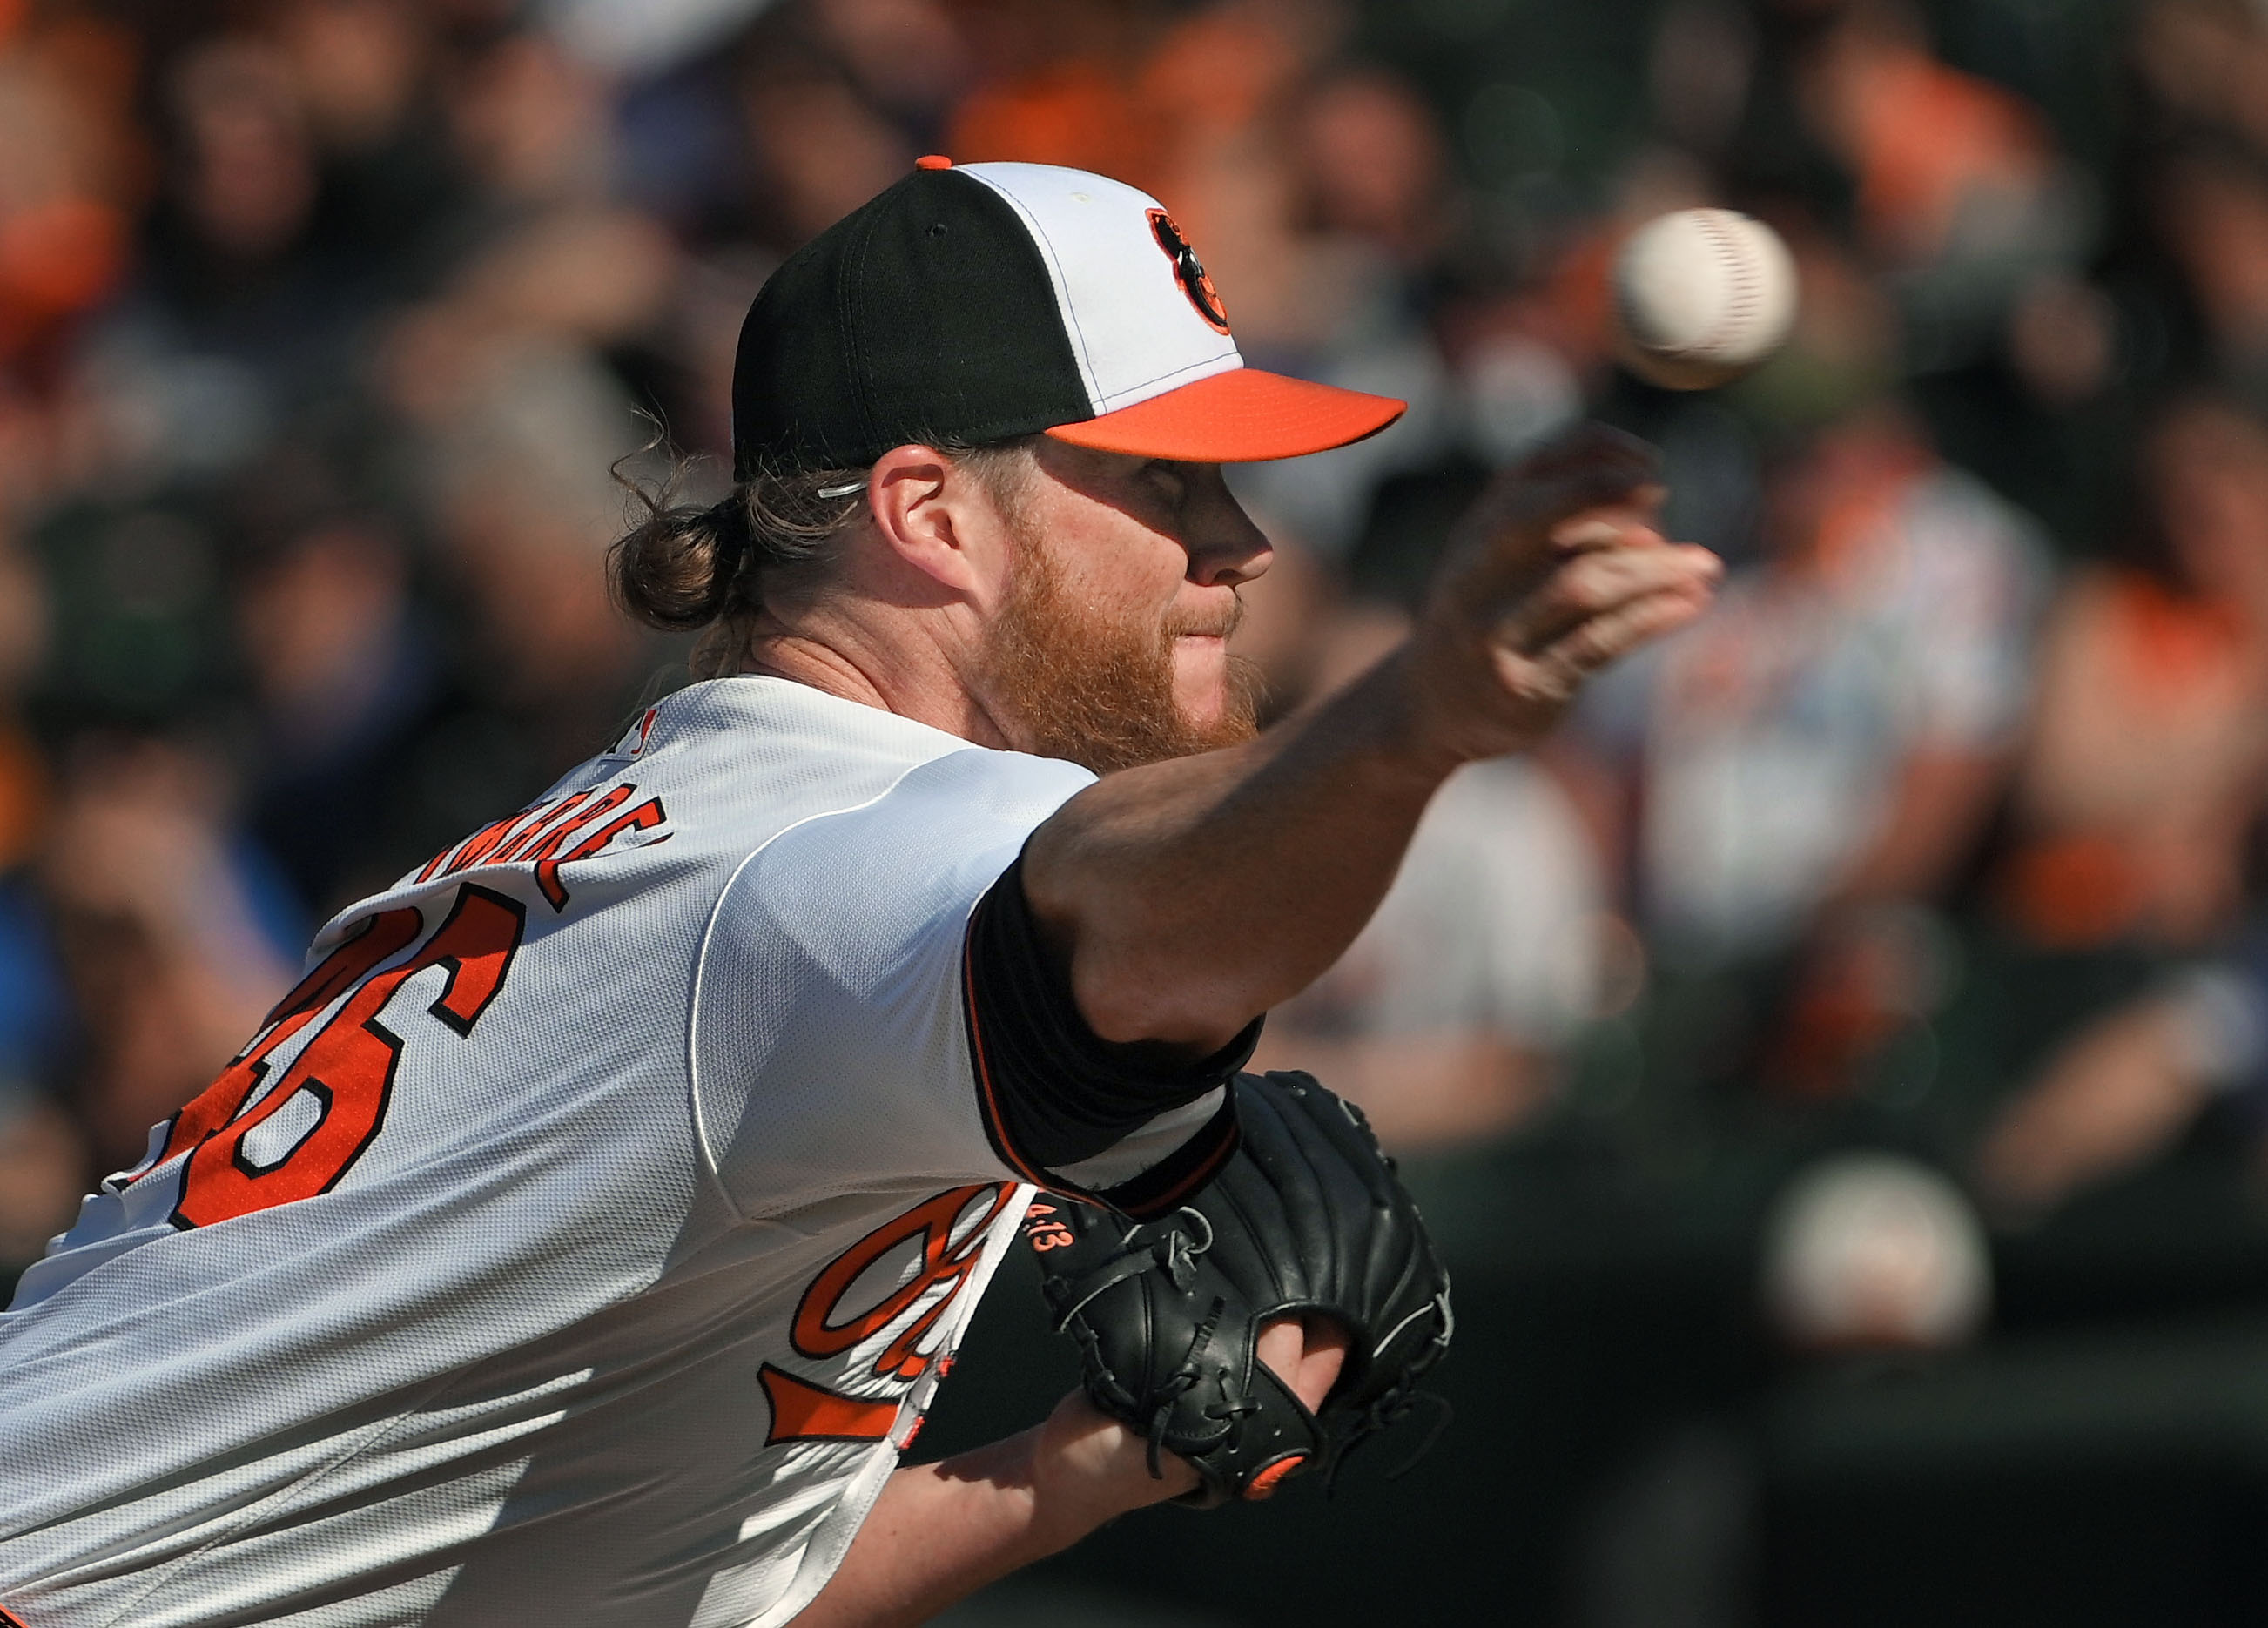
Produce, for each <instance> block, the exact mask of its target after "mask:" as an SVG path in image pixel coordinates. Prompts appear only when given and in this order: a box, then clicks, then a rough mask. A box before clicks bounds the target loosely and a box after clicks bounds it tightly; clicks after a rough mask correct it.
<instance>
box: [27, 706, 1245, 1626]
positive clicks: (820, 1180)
mask: <svg viewBox="0 0 2268 1628" xmlns="http://www.w3.org/2000/svg"><path fill="white" fill-rule="evenodd" d="M1092 778H1093V777H1092V776H1090V775H1089V774H1088V773H1087V772H1086V770H1082V769H1079V768H1077V767H1075V766H1073V765H1071V764H1069V763H1064V762H1052V761H1049V760H1045V759H1040V758H1034V757H1028V756H1023V755H1017V754H1013V753H1006V752H996V751H990V750H985V749H983V748H976V747H973V746H971V745H970V744H969V743H968V742H967V741H965V740H959V739H957V738H955V737H954V736H951V735H947V734H944V733H939V732H938V731H936V730H933V729H930V728H928V727H926V726H923V725H920V724H917V723H914V722H911V721H909V720H908V719H905V718H899V717H896V716H894V715H892V714H890V713H887V712H883V711H876V710H874V709H872V708H868V707H864V706H860V705H857V704H852V703H850V702H847V701H842V700H838V699H835V698H832V697H829V696H825V695H822V694H821V693H819V692H818V691H815V690H813V689H806V688H804V687H802V686H799V685H796V684H792V683H789V682H785V681H780V680H777V679H770V678H759V677H741V678H732V679H722V680H718V681H712V682H710V683H706V684H700V685H696V686H695V687H693V688H691V689H687V690H684V691H682V692H681V693H679V694H678V695H676V696H672V697H671V698H669V699H668V700H666V701H665V702H664V703H662V704H660V705H659V707H656V708H654V709H652V710H651V711H648V712H647V714H646V715H645V717H644V719H643V720H642V721H641V724H640V725H639V726H638V727H637V728H636V729H634V730H633V731H632V732H631V733H630V736H629V737H628V738H627V739H626V740H624V741H623V742H622V745H621V746H619V747H617V748H615V750H614V751H613V752H611V753H608V755H604V756H601V757H598V758H595V759H593V760H592V761H591V762H589V763H587V764H585V765H584V766H583V767H582V768H581V769H579V770H576V771H575V772H574V773H573V774H571V775H570V776H569V777H567V778H566V779H565V780H563V782H561V784H560V785H558V786H557V787H556V788H554V790H553V791H552V792H550V793H549V794H548V795H547V796H546V797H545V798H544V799H542V800H541V801H540V802H538V803H537V804H535V805H534V806H533V807H531V808H529V809H527V810H526V811H523V813H522V814H519V815H517V816H515V817H513V818H512V819H510V820H506V821H499V822H498V823H497V824H496V825H494V826H491V827H490V828H488V829H484V830H482V831H481V832H478V833H476V834H475V835H474V836H471V837H469V838H468V839H467V840H466V841H465V842H463V843H460V844H459V845H458V846H457V847H455V848H453V849H452V850H450V851H447V852H446V853H444V854H442V855H439V856H437V857H436V858H435V859H434V860H433V861H432V862H431V863H430V864H428V865H427V866H424V867H423V869H421V870H420V871H418V872H416V873H415V874H413V875H410V876H409V877H405V878H404V879H403V880H401V882H400V883H398V884H396V885H395V887H394V888H392V889H391V890H390V891H388V892H387V893H386V894H383V895H379V897H376V898H373V899H370V900H367V901H365V902H363V903H361V904H359V905H357V906H355V907H354V908H353V909H351V910H348V911H346V912H344V913H343V914H342V915H341V916H340V917H338V918H337V919H336V920H335V921H333V922H332V923H331V924H329V925H328V927H327V928H326V929H325V930H324V932H323V933H322V935H321V936H320V938H319V939H317V941H316V944H315V947H314V950H313V954H312V957H311V965H310V970H309V972H308V974H307V976H306V979H305V980H304V981H303V983H301V984H300V986H299V987H298V989H297V990H295V991H293V992H292V993H291V995H290V996H287V997H286V998H285V999H284V1001H283V1003H282V1004H281V1005H280V1006H278V1007H277V1009H276V1013H273V1014H271V1018H270V1020H269V1025H268V1027H267V1028H265V1029H263V1030H262V1031H261V1034H260V1035H258V1036H257V1037H255V1039H254V1042H253V1043H252V1045H251V1046H250V1047H249V1048H248V1049H247V1050H246V1051H245V1052H244V1054H243V1055H242V1056H241V1057H239V1058H238V1059H237V1060H236V1062H235V1063H234V1064H232V1065H231V1066H230V1067H229V1069H228V1070H226V1071H225V1072H224V1073H223V1074H222V1076H221V1077H220V1079H218V1080H217V1081H216V1082H215V1084H214V1085H213V1087H211V1089H210V1090H209V1091H208V1092H206V1093H205V1094H204V1095H203V1096H201V1097H200V1098H198V1099H197V1101H195V1102H193V1103H191V1104H190V1105H189V1106H188V1107H187V1108H185V1109H183V1110H182V1111H181V1112H180V1114H179V1115H177V1116H175V1117H174V1118H173V1120H172V1121H170V1122H169V1123H167V1124H166V1125H163V1126H160V1127H158V1130H157V1131H155V1132H154V1133H153V1136H152V1144H151V1154H150V1157H149V1159H148V1160H147V1161H146V1162H145V1163H144V1166H142V1167H141V1168H139V1169H138V1170H136V1171H132V1172H127V1173H123V1174H122V1175H118V1176H114V1177H112V1178H110V1179H109V1180H108V1181H107V1182H105V1183H104V1187H103V1190H101V1191H100V1192H99V1193H98V1194H96V1195H95V1196H94V1197H92V1198H90V1199H88V1200H87V1202H86V1204H85V1209H84V1212H83V1213H82V1214H81V1217H80V1219H79V1221H78V1224H77V1226H76V1227H74V1228H73V1229H72V1230H71V1231H70V1233H68V1234H65V1235H64V1236H63V1237H62V1238H59V1239H57V1240H56V1241H55V1244H54V1246H53V1247H52V1248H51V1249H50V1252H49V1253H48V1256H47V1258H46V1259H44V1260H42V1261H40V1263H37V1264H36V1265H34V1266H33V1268H32V1269H31V1270H30V1271H29V1272H27V1273H26V1276H25V1278H24V1279H23V1282H22V1284H21V1285H20V1287H19V1289H18V1294H17V1299H16V1301H15V1304H14V1306H13V1307H12V1308H11V1309H10V1310H9V1311H8V1312H7V1313H5V1314H4V1315H0V1608H5V1610H7V1611H12V1612H13V1613H14V1614H15V1615H16V1616H17V1617H20V1618H21V1619H22V1621H23V1622H24V1623H25V1624H27V1625H28V1628H109V1625H110V1624H134V1625H135V1628H172V1625H175V1624H178V1625H179V1628H192V1625H194V1628H218V1625H219V1624H241V1623H284V1622H288V1623H291V1624H311V1625H312V1624H320V1625H321V1628H346V1625H348V1624H355V1625H357V1628H360V1625H363V1624H372V1625H374V1624H460V1625H463V1628H473V1625H475V1624H477V1625H479V1628H494V1625H495V1624H505V1623H529V1624H534V1623H541V1624H547V1625H558V1628H565V1625H568V1624H614V1625H618V1628H619V1625H627V1624H635V1625H636V1628H670V1625H674V1624H686V1625H688V1628H711V1625H715V1628H724V1625H726V1624H775V1623H781V1622H784V1621H786V1620H787V1619H788V1618H790V1617H792V1616H794V1615H795V1613H796V1612H797V1611H799V1610H801V1609H802V1608H803V1607H804V1606H805V1605H806V1604H807V1603H808V1602H810V1601H811V1599H812V1597H813V1596H814V1595H816V1594H817V1593H818V1591H819V1589H820V1588H821V1586H822V1585H823V1584H824V1583H825V1582H826V1580H827V1579H828V1576H829V1574H830V1573H832V1571H833V1570H834V1567H835V1565H836V1563H837V1562H838V1561H839V1560H840V1558H842V1555H843V1551H844V1550H845V1548H846V1547H847V1546H848V1544H849V1543H850V1540H851V1536H852V1535H853V1533H854V1532H855V1531H856V1530H857V1529H858V1523H859V1521H861V1520H862V1519H863V1518H864V1516H865V1513H866V1510H867V1509H868V1507H869V1506H870V1505H871V1504H872V1502H873V1499H874V1497H875V1495H876V1494H877V1492H879V1491H880V1487H881V1484H882V1483H883V1481H884V1480H885V1479H886V1478H887V1476H888V1474H889V1472H890V1470H891V1469H892V1468H893V1467H894V1466H895V1462H896V1459H897V1454H898V1451H899V1449H900V1448H902V1446H903V1444H904V1443H905V1441H906V1440H908V1438H909V1435H910V1433H911V1432H912V1430H913V1429H914V1427H915V1426H916V1425H917V1424H918V1422H919V1418H920V1415H921V1411H922V1409H923V1408H924V1405H925V1404H926V1403H927V1402H928V1399H929V1396H930V1393H931V1391H932V1388H933V1387H934V1385H935V1383H936V1381H937V1380H938V1378H939V1376H940V1375H941V1374H943V1372H944V1370H945V1368H946V1366H947V1359H948V1357H949V1355H950V1353H951V1352H952V1350H953V1348H954V1344H955V1342H956V1340H957V1339H958V1337H959V1336H960V1334H961V1329H962V1327H963V1326H964V1325H965V1323H966V1322H967V1320H968V1316H969V1315H970V1313H971V1311H972V1310H973V1308H974V1307H975V1306H976V1300H977V1298H978V1296H979V1294H980V1293H982V1291H983V1287H984V1285H985V1283H986V1281H987V1280H988V1279H989V1278H990V1276H991V1274H992V1272H993V1270H994V1268H995V1267H996V1266H997V1265H998V1263H999V1260H1000V1258H1001V1256H1002V1253H1003V1251H1004V1250H1005V1249H1006V1248H1007V1247H1008V1245H1009V1244H1010V1243H1011V1242H1012V1241H1013V1234H1014V1229H1015V1227H1016V1224H1017V1222H1018V1220H1019V1219H1020V1217H1021V1215H1022V1212H1023V1210H1024V1207H1025V1204H1026V1202H1027V1199H1028V1198H1029V1197H1030V1195H1031V1192H1032V1187H1031V1186H1030V1185H1029V1182H1030V1181H1031V1180H1032V1179H1033V1178H1034V1177H1035V1176H1040V1177H1043V1178H1044V1179H1050V1180H1052V1179H1056V1178H1057V1177H1058V1176H1059V1177H1061V1179H1062V1180H1064V1182H1069V1183H1071V1184H1074V1185H1079V1186H1083V1187H1086V1188H1090V1189H1094V1188H1108V1187H1112V1186H1114V1185H1115V1184H1117V1183H1120V1182H1125V1181H1127V1180H1129V1179H1130V1178H1132V1179H1134V1180H1135V1181H1137V1182H1141V1181H1145V1180H1149V1179H1151V1178H1152V1177H1154V1176H1155V1175H1157V1174H1158V1173H1159V1172H1160V1171H1162V1170H1166V1169H1167V1168H1171V1167H1174V1166H1175V1165H1177V1164H1181V1163H1183V1162H1185V1161H1187V1160H1189V1159H1190V1157H1191V1155H1190V1153H1189V1150H1190V1149H1191V1148H1192V1147H1195V1146H1197V1145H1198V1144H1199V1143H1201V1142H1203V1141H1204V1139H1205V1136H1204V1132H1205V1131H1206V1129H1207V1128H1208V1127H1217V1126H1219V1125H1221V1124H1222V1123H1226V1109H1225V1108H1224V1107H1223V1101H1222V1097H1223V1094H1222V1093H1221V1092H1219V1090H1217V1089H1216V1090H1212V1091H1211V1092H1210V1093H1209V1094H1205V1095H1203V1096H1199V1097H1196V1098H1194V1099H1192V1100H1189V1101H1187V1102H1185V1103H1184V1104H1183V1105H1182V1106H1181V1107H1178V1108H1175V1109H1170V1110H1168V1111H1163V1112H1160V1113H1159V1114H1157V1115H1155V1116H1152V1118H1151V1119H1150V1120H1149V1121H1148V1122H1147V1123H1145V1124H1142V1125H1139V1126H1137V1127H1135V1128H1134V1129H1133V1130H1132V1131H1130V1134H1127V1135H1126V1136H1124V1137H1123V1138H1119V1139H1117V1140H1116V1141H1114V1142H1113V1144H1112V1145H1110V1146H1108V1148H1107V1149H1105V1150H1104V1151H1102V1152H1101V1153H1097V1154H1095V1155H1094V1156H1093V1157H1092V1158H1089V1159H1086V1160H1084V1161H1083V1162H1081V1163H1079V1164H1078V1165H1076V1166H1075V1167H1057V1168H1050V1169H1049V1170H1048V1171H1045V1172H1042V1171H1040V1170H1037V1169H1035V1168H1033V1167H1032V1166H1031V1165H1030V1164H1029V1163H1028V1162H1027V1160H1024V1159H1023V1158H1021V1157H1020V1155H1019V1154H1018V1153H1015V1152H1014V1151H1013V1149H1012V1148H1011V1147H1010V1145H1009V1144H1008V1142H1007V1141H1006V1140H1005V1139H1004V1136H1003V1130H1002V1125H1001V1123H1000V1121H999V1117H998V1113H997V1112H996V1111H991V1110H990V1105H991V1102H992V1093H993V1092H994V1090H995V1088H996V1086H997V1083H998V1082H996V1081H994V1080H993V1079H990V1077H989V1074H990V1071H988V1068H987V1066H986V1063H985V1057H986V1055H987V1054H986V1051H985V1050H984V1047H983V1044H982V1043H981V1042H980V1041H979V1039H978V1037H977V1036H976V1035H974V1034H972V1025H974V1024H975V1022H976V1017H975V1013H976V1002H975V998H974V997H973V996H971V995H970V993H969V988H970V984H969V980H968V976H967V975H966V974H965V971H964V955H965V954H967V950H966V947H965V940H966V939H968V938H969V936H970V935H969V934H968V924H969V919H970V913H971V910H972V909H973V907H975V906H976V903H977V902H978V901H979V900H980V899H981V898H982V897H983V895H985V893H986V891H987V889H988V888H990V887H991V886H992V884H993V883H994V881H995V880H996V879H998V878H999V877H1000V876H1001V874H1002V873H1003V872H1004V870H1005V868H1006V867H1007V866H1009V865H1010V864H1011V863H1012V861H1013V859H1014V858H1015V857H1016V855H1017V854H1018V852H1019V851H1020V849H1021V847H1022V844H1023V843H1024V840H1025V838H1026V837H1027V835H1028V834H1029V833H1030V831H1031V830H1032V829H1033V828H1034V827H1035V826H1036V825H1037V824H1038V823H1039V822H1040V821H1042V820H1043V819H1045V818H1046V817H1047V815H1048V814H1049V813H1051V812H1052V811H1053V810H1054V809H1055V808H1056V807H1057V806H1058V805H1060V804H1061V803H1062V802H1063V801H1064V799H1067V798H1069V797H1070V796H1071V794H1072V793H1074V792H1077V791H1079V789H1080V788H1081V787H1082V786H1084V785H1087V784H1088V783H1089V782H1090V781H1091V779H1092ZM1212 1156H1213V1155H1210V1154H1208V1155H1206V1157H1207V1158H1211V1157H1212Z"/></svg>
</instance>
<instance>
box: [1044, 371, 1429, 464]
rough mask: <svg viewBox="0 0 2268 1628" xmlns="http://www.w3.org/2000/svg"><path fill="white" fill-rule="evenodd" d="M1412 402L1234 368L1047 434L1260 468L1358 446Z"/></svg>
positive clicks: (1108, 447) (1142, 453)
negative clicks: (1263, 462) (1274, 461)
mask: <svg viewBox="0 0 2268 1628" xmlns="http://www.w3.org/2000/svg"><path fill="white" fill-rule="evenodd" d="M1408 406H1409V403H1408V402H1406V401H1395V400H1394V399H1393V398H1392V397H1391V396H1384V395H1369V394H1365V393H1364V392H1362V391H1360V390H1342V389H1340V388H1339V387H1337V385H1319V384H1313V383H1310V382H1309V381H1308V380H1307V379H1287V378H1285V376H1284V375H1283V374H1281V373H1263V372H1261V371H1260V370H1259V369H1258V368H1256V367H1234V368H1231V369H1230V370H1229V371H1228V372H1225V373H1215V374H1213V375H1212V376H1211V378H1208V379H1198V380H1197V381H1196V382H1195V383H1194V384H1186V385H1183V386H1182V387H1181V388H1179V389H1178V390H1168V391H1167V392H1166V394H1163V395H1154V396H1152V397H1151V398H1150V399H1149V400H1148V401H1137V402H1136V403H1135V404H1134V405H1133V406H1131V407H1122V408H1120V409H1118V410H1117V411H1116V412H1115V413H1105V414H1103V415H1102V416H1101V417H1099V418H1089V419H1086V420H1085V421H1084V422H1082V423H1079V424H1057V425H1056V426H1055V427H1054V428H1053V429H1051V430H1049V431H1048V433H1049V435H1051V436H1053V437H1055V438H1056V439H1057V440H1058V441H1069V442H1070V443H1071V445H1072V446H1092V447H1095V448H1097V449H1098V450H1100V451H1102V452H1106V453H1132V454H1133V455H1134V456H1135V457H1137V458H1173V459H1177V460H1181V461H1182V462H1185V463H1258V462H1260V461H1261V460H1264V459H1269V458H1298V457H1300V456H1302V455H1303V454H1305V453H1322V452H1329V450H1330V449H1331V448H1332V447H1334V446H1345V445H1346V444H1347V443H1348V442H1350V441H1359V440H1361V439H1362V438H1363V437H1365V436H1366V435H1376V434H1377V433H1378V432H1379V431H1381V430H1383V429H1385V428H1386V426H1387V425H1388V424H1392V423H1393V422H1394V421H1395V419H1397V418H1399V417H1401V416H1402V415H1403V411H1404V410H1405V409H1407V407H1408Z"/></svg>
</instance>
